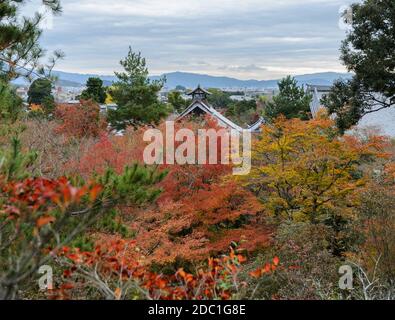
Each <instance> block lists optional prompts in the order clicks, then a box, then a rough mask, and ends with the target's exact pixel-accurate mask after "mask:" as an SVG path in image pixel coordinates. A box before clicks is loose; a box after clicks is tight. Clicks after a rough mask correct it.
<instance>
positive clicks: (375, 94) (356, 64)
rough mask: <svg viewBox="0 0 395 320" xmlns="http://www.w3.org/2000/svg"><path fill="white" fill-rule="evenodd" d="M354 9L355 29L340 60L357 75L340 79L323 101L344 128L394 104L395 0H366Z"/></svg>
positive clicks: (343, 48)
mask: <svg viewBox="0 0 395 320" xmlns="http://www.w3.org/2000/svg"><path fill="white" fill-rule="evenodd" d="M351 9H352V19H351V27H352V29H351V32H349V33H348V34H347V37H346V39H345V40H344V41H343V43H342V46H341V60H342V61H343V63H344V65H345V66H346V67H347V69H348V70H349V71H351V72H353V73H354V75H353V77H352V79H351V80H339V81H337V82H336V83H335V85H334V87H333V89H332V91H331V92H330V93H329V94H328V95H327V96H326V97H324V99H323V101H322V102H323V104H324V105H325V106H326V107H327V108H328V110H329V112H330V113H333V114H336V115H337V118H336V121H337V125H338V127H339V129H341V130H342V131H344V130H346V129H348V128H350V127H351V126H352V125H355V124H357V123H358V121H359V120H360V119H361V118H362V117H363V116H364V115H366V114H368V113H372V112H376V111H379V110H381V109H384V108H389V107H392V106H394V105H395V72H394V69H395V58H394V52H395V32H394V30H395V2H394V1H393V0H365V1H363V2H362V3H358V4H353V5H352V6H351ZM349 20H350V19H349Z"/></svg>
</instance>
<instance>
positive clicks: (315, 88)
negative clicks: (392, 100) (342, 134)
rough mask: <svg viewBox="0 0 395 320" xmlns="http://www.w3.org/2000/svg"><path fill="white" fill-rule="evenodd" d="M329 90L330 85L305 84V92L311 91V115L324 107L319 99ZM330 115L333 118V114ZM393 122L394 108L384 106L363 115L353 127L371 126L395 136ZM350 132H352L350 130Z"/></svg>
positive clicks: (394, 120) (394, 119)
mask: <svg viewBox="0 0 395 320" xmlns="http://www.w3.org/2000/svg"><path fill="white" fill-rule="evenodd" d="M330 90H331V86H322V85H321V86H320V85H306V92H307V93H311V94H312V96H313V99H312V101H311V103H310V110H311V114H312V116H313V117H315V116H316V115H317V112H318V111H319V110H320V109H322V108H325V107H324V106H323V105H322V103H321V99H322V98H323V97H324V95H326V94H328V93H329V92H330ZM331 117H333V118H335V115H332V116H331ZM394 123H395V108H386V109H382V110H380V111H377V112H373V113H369V114H367V115H365V116H363V117H362V119H361V120H360V121H359V123H358V125H356V126H355V127H354V129H357V130H358V129H362V128H371V129H375V130H378V131H379V132H380V133H382V134H385V135H388V136H390V137H395V125H394ZM350 132H352V130H351V131H350Z"/></svg>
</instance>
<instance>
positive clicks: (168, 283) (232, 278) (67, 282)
mask: <svg viewBox="0 0 395 320" xmlns="http://www.w3.org/2000/svg"><path fill="white" fill-rule="evenodd" d="M137 249H138V247H137V244H136V242H135V241H125V240H119V241H113V242H110V243H107V244H102V245H98V246H97V247H96V248H95V250H94V251H92V252H81V251H80V250H78V249H70V248H68V247H64V248H62V249H61V250H59V251H58V252H57V253H56V254H57V256H58V259H60V261H61V263H62V265H64V266H67V268H66V269H65V270H64V272H63V277H64V283H63V284H62V285H61V286H60V287H59V288H58V289H57V290H53V291H52V292H51V293H50V294H51V297H52V298H55V299H64V298H68V297H69V295H70V294H71V292H72V289H78V287H79V286H80V285H81V284H82V285H83V283H81V282H83V281H89V282H90V283H92V286H93V287H94V288H95V289H96V290H97V291H98V294H99V296H100V297H103V298H107V299H117V300H119V299H126V298H128V297H129V298H135V299H136V298H144V299H154V300H158V299H160V300H192V299H193V300H206V299H223V300H227V299H230V298H232V296H233V295H234V294H237V293H238V292H239V291H241V290H242V288H243V287H245V286H246V282H244V281H242V280H241V279H240V271H241V267H242V264H243V263H244V262H245V261H246V258H245V257H244V256H243V255H241V254H238V253H236V252H235V251H234V250H233V249H231V250H230V253H229V254H228V255H222V256H220V257H218V258H209V259H208V260H207V263H206V264H205V266H203V267H201V268H199V269H198V270H196V272H195V273H188V272H186V271H184V269H183V268H180V269H178V270H177V272H175V273H174V274H172V275H161V274H157V273H155V272H151V271H149V270H148V269H147V267H146V266H144V265H143V264H141V263H140V261H139V258H138V257H137V255H136V254H133V253H136V252H139V250H137ZM131 253H132V254H131ZM278 265H279V259H278V257H275V258H274V259H273V264H270V270H266V269H267V266H265V267H263V268H262V270H265V271H262V272H259V274H258V271H255V272H253V273H252V274H251V276H253V277H256V278H258V277H261V276H263V275H264V273H271V272H273V271H275V269H276V268H277V266H278Z"/></svg>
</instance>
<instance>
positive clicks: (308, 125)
mask: <svg viewBox="0 0 395 320" xmlns="http://www.w3.org/2000/svg"><path fill="white" fill-rule="evenodd" d="M387 145H388V142H387V139H386V138H385V137H380V136H371V137H368V138H367V139H366V140H362V139H359V138H358V137H356V136H343V137H339V136H337V133H336V129H335V127H334V122H333V121H332V120H330V119H328V118H326V117H325V116H323V117H322V118H317V119H314V120H310V121H302V120H299V119H291V120H286V119H285V118H283V117H280V118H278V119H277V120H276V121H275V122H274V123H273V124H272V125H266V126H264V127H263V134H262V138H261V139H259V140H257V141H256V143H255V145H254V147H253V160H254V165H253V169H252V171H251V173H250V174H249V175H248V176H247V177H246V180H248V184H249V186H250V188H251V189H252V190H254V191H255V192H256V193H257V194H258V195H260V196H261V197H263V198H264V199H265V202H266V207H267V208H268V209H270V211H271V212H272V213H273V214H274V215H281V216H284V217H285V218H288V219H296V220H306V219H307V220H311V221H316V219H318V217H319V215H320V214H321V213H322V212H324V211H325V210H330V209H333V208H335V207H342V208H343V209H344V210H343V211H344V212H345V213H346V212H347V208H350V207H352V206H355V205H356V203H355V202H353V201H355V197H354V195H355V191H357V190H358V189H361V187H362V186H363V185H364V184H365V182H366V179H365V178H366V177H365V176H364V175H363V173H362V172H361V171H360V169H359V164H360V163H361V162H362V161H363V160H364V159H365V160H366V159H372V160H374V159H378V158H383V157H386V156H387V155H386V154H385V152H384V150H385V147H386V146H387Z"/></svg>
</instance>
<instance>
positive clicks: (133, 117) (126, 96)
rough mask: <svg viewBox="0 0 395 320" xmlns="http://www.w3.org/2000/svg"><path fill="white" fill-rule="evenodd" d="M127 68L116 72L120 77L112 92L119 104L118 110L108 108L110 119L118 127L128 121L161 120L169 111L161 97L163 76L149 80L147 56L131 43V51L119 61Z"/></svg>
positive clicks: (133, 124)
mask: <svg viewBox="0 0 395 320" xmlns="http://www.w3.org/2000/svg"><path fill="white" fill-rule="evenodd" d="M120 64H121V66H122V67H123V68H124V72H116V73H115V75H116V76H117V78H118V81H117V82H116V83H114V85H113V87H112V89H111V93H110V94H111V96H112V97H113V99H114V102H115V103H116V104H117V106H118V107H117V109H116V110H109V112H108V121H109V122H110V123H111V125H112V126H113V127H114V128H116V129H118V130H121V129H125V128H126V127H127V126H128V125H131V126H138V125H141V124H153V123H155V124H156V123H158V122H159V121H160V119H162V118H163V117H165V116H166V115H167V114H168V113H169V108H168V106H167V105H166V104H164V103H161V102H159V101H158V93H159V91H160V90H161V89H162V87H163V84H164V81H165V80H164V79H161V80H157V81H150V80H149V79H148V69H147V67H146V62H145V58H143V57H142V56H141V53H140V52H139V53H135V52H133V51H132V48H130V47H129V53H128V55H127V57H126V58H125V59H124V60H121V61H120Z"/></svg>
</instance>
